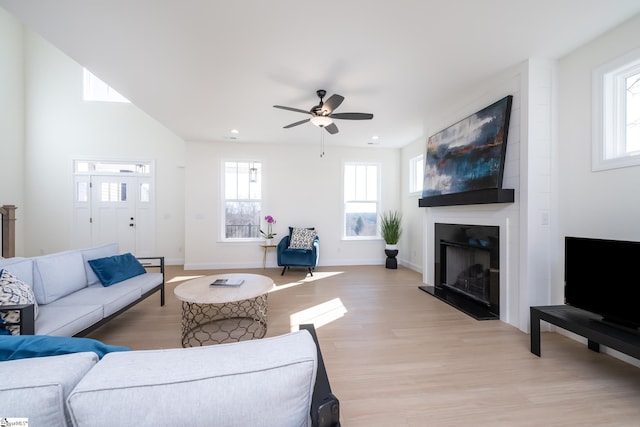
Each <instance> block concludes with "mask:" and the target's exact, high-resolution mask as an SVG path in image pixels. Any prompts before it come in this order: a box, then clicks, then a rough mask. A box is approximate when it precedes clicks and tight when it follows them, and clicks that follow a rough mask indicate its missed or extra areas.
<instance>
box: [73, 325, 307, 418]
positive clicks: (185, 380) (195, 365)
mask: <svg viewBox="0 0 640 427" xmlns="http://www.w3.org/2000/svg"><path fill="white" fill-rule="evenodd" d="M316 369H317V349H316V346H315V343H314V342H313V339H312V338H311V335H310V334H309V333H308V332H307V331H298V332H294V333H291V334H286V335H281V336H277V337H272V338H264V339H261V340H252V341H243V342H239V343H232V344H219V345H214V346H205V347H196V348H185V349H170V350H148V351H132V352H124V353H110V354H107V355H106V356H105V357H104V358H103V359H102V360H101V361H100V362H99V363H98V364H97V365H96V366H95V367H94V369H92V370H91V371H90V372H89V373H88V374H87V375H86V376H85V377H84V378H83V379H82V380H81V381H80V382H79V383H78V385H77V386H76V388H75V389H74V390H73V391H72V392H71V394H70V395H69V398H68V400H67V403H68V408H69V412H70V416H71V418H72V420H73V422H74V425H75V426H78V427H82V426H92V427H94V426H95V427H100V426H114V425H136V426H158V425H185V423H187V422H189V423H192V424H193V425H201V426H218V425H219V426H222V425H224V426H258V425H265V424H268V425H273V426H279V427H287V426H296V427H299V426H306V425H308V421H309V411H310V407H311V397H312V393H313V387H314V383H315V375H316ZM96 402H100V404H99V405H96ZM149 408H153V410H150V409H149ZM265 420H268V422H266V421H265Z"/></svg>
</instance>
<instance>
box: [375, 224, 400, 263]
mask: <svg viewBox="0 0 640 427" xmlns="http://www.w3.org/2000/svg"><path fill="white" fill-rule="evenodd" d="M401 223H402V214H400V212H398V211H389V212H385V213H383V214H382V215H381V216H380V235H381V236H382V238H383V239H384V241H385V243H386V246H385V249H384V253H385V254H386V255H387V262H386V267H387V268H393V269H395V268H398V261H397V260H396V255H398V240H400V236H401V235H402V226H401Z"/></svg>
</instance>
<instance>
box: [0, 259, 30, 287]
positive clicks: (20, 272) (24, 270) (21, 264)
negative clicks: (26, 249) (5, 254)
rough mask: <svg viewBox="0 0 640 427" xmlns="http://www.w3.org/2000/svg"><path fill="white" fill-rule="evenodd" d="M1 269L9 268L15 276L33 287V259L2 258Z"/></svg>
mask: <svg viewBox="0 0 640 427" xmlns="http://www.w3.org/2000/svg"><path fill="white" fill-rule="evenodd" d="M0 269H6V270H9V271H10V272H11V273H13V275H14V276H16V277H17V278H18V279H20V280H22V281H23V282H24V283H26V284H27V285H29V286H31V287H32V288H33V260H31V259H30V258H19V257H15V258H4V259H0Z"/></svg>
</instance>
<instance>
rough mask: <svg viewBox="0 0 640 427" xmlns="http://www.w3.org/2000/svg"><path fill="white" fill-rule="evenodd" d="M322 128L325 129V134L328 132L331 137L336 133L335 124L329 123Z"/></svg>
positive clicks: (336, 127)
mask: <svg viewBox="0 0 640 427" xmlns="http://www.w3.org/2000/svg"><path fill="white" fill-rule="evenodd" d="M324 128H325V129H326V130H327V132H329V133H330V134H331V135H335V134H336V133H338V126H336V124H335V123H331V124H330V125H328V126H325V127H324Z"/></svg>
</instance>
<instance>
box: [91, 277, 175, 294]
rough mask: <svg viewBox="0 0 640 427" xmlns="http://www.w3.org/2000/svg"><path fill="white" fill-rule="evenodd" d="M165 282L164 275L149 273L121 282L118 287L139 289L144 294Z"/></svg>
mask: <svg viewBox="0 0 640 427" xmlns="http://www.w3.org/2000/svg"><path fill="white" fill-rule="evenodd" d="M163 280H164V277H163V276H162V273H157V272H149V273H146V274H141V275H139V276H135V277H132V278H130V279H127V280H125V281H124V282H120V283H118V284H117V287H119V288H120V287H122V288H137V289H140V291H141V292H142V294H144V293H146V292H149V291H150V290H152V289H154V288H156V287H157V286H158V285H161V284H162V282H163ZM95 286H101V285H95ZM141 296H142V295H141Z"/></svg>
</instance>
